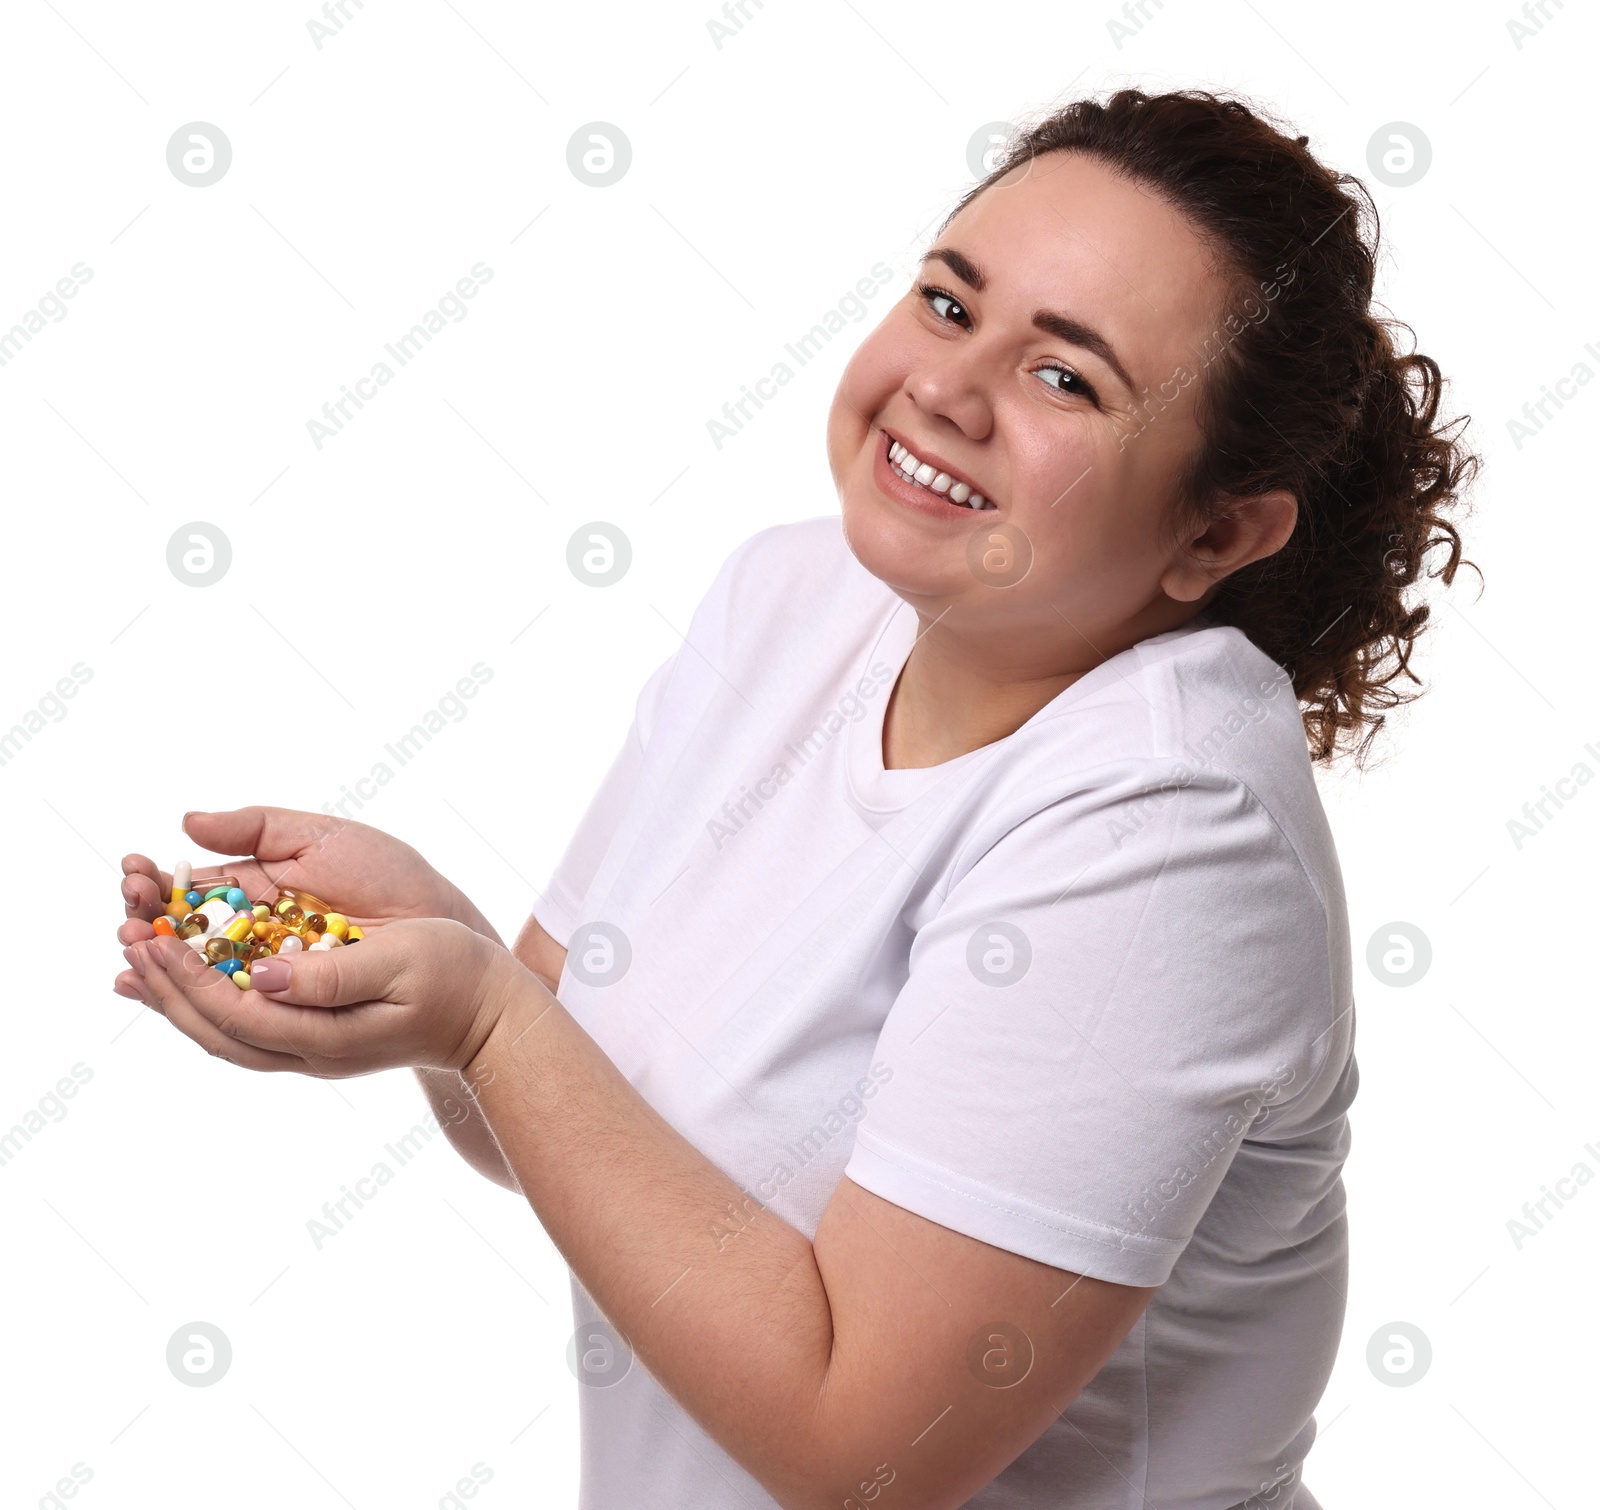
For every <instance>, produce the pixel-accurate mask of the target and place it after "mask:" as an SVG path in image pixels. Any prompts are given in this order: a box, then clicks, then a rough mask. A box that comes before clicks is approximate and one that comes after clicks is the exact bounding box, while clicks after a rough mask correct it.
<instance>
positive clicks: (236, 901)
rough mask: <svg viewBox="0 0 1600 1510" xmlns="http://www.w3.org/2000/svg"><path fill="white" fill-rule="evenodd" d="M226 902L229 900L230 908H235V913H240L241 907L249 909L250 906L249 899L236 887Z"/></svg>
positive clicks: (230, 892)
mask: <svg viewBox="0 0 1600 1510" xmlns="http://www.w3.org/2000/svg"><path fill="white" fill-rule="evenodd" d="M226 900H227V903H228V906H230V907H231V908H233V910H234V911H235V912H237V911H239V909H240V908H241V907H248V906H249V905H250V899H249V897H247V896H246V895H245V894H244V893H243V892H242V891H240V890H239V888H238V887H237V886H235V887H234V888H233V889H232V890H231V891H229V893H228V895H227V899H226Z"/></svg>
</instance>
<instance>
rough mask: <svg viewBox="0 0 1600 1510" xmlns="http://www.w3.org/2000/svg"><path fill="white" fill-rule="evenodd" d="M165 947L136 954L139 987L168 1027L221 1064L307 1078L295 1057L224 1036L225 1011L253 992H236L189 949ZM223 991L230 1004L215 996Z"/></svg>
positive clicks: (304, 1066)
mask: <svg viewBox="0 0 1600 1510" xmlns="http://www.w3.org/2000/svg"><path fill="white" fill-rule="evenodd" d="M165 942H166V941H165V940H162V939H157V940H154V941H153V942H152V943H149V944H146V945H144V946H143V947H142V948H141V949H140V951H139V953H140V955H141V958H142V963H143V965H144V971H143V976H142V985H143V988H144V993H145V998H146V1000H148V1001H149V1002H150V1003H151V1005H153V1006H154V1007H155V1008H156V1010H157V1011H159V1012H161V1013H163V1014H164V1015H165V1017H166V1018H167V1020H168V1021H169V1022H170V1023H171V1024H172V1025H173V1027H175V1028H177V1029H178V1031H179V1032H180V1033H182V1034H184V1036H185V1037H188V1038H192V1039H193V1040H194V1041H195V1042H196V1043H198V1044H199V1045H200V1047H201V1048H203V1049H204V1050H205V1051H206V1053H208V1054H210V1055H212V1056H213V1057H214V1058H217V1059H226V1060H227V1061H228V1062H229V1063H230V1064H237V1065H242V1066H243V1067H244V1068H246V1069H252V1070H272V1071H284V1070H294V1071H297V1072H299V1073H300V1074H306V1073H309V1071H310V1069H311V1067H310V1065H308V1064H307V1063H306V1062H305V1060H304V1059H302V1058H300V1056H299V1055H297V1054H286V1053H280V1052H276V1051H274V1050H270V1049H264V1048H261V1047H260V1046H259V1045H256V1044H252V1043H248V1042H245V1041H244V1040H242V1039H240V1038H237V1037H235V1036H233V1034H232V1033H230V1032H229V1031H228V1026H231V1025H232V1017H231V1015H230V1009H236V1003H237V1001H238V999H239V998H240V997H244V996H249V995H252V994H253V993H252V992H249V991H241V990H240V989H239V988H238V987H237V986H235V985H234V983H233V982H232V981H231V980H230V979H229V978H228V977H227V976H226V975H224V974H223V973H222V972H221V971H220V970H213V969H212V968H211V966H210V965H208V964H206V963H205V962H204V961H203V960H201V958H200V956H199V955H197V954H196V953H195V952H194V950H192V949H189V948H186V947H184V946H182V945H177V946H176V949H173V948H168V949H162V948H160V947H159V946H160V945H161V944H163V943H165ZM180 956H186V958H184V957H180ZM169 966H170V969H169ZM207 976H209V977H210V979H209V980H207V979H206V978H205V977H207ZM223 991H227V992H230V993H231V994H232V997H233V1000H232V1001H230V1000H229V999H228V998H226V997H223V996H222V995H221V994H220V993H221V992H223ZM202 1008H203V1009H202ZM224 1025H227V1026H224Z"/></svg>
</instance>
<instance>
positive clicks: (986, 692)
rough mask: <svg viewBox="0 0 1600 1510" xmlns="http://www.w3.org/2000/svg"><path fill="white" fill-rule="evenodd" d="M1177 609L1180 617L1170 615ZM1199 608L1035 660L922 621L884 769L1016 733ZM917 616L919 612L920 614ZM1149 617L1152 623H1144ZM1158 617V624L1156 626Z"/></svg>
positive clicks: (897, 689) (888, 711) (1168, 608)
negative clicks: (993, 650)
mask: <svg viewBox="0 0 1600 1510" xmlns="http://www.w3.org/2000/svg"><path fill="white" fill-rule="evenodd" d="M1174 610H1178V611H1179V612H1177V613H1175V612H1174ZM1199 611H1200V605H1199V604H1195V603H1184V604H1175V603H1173V602H1172V600H1170V599H1167V600H1166V602H1165V604H1164V605H1163V610H1162V611H1159V612H1158V613H1157V614H1156V615H1155V616H1153V617H1152V616H1150V615H1141V616H1140V618H1141V622H1140V623H1138V624H1137V625H1129V626H1128V632H1127V634H1126V635H1125V636H1123V637H1121V638H1120V639H1119V640H1117V641H1113V642H1111V643H1110V644H1107V645H1102V646H1100V647H1099V648H1096V647H1094V646H1092V645H1090V644H1089V643H1088V642H1087V641H1086V640H1085V639H1084V638H1083V637H1082V636H1081V635H1077V634H1073V635H1072V636H1071V637H1072V638H1073V639H1074V640H1075V641H1076V652H1074V650H1072V649H1071V648H1068V647H1066V646H1064V645H1062V644H1057V645H1054V646H1045V647H1041V651H1042V653H1039V654H1037V655H1036V656H1034V657H1030V658H1026V659H1022V660H1017V661H1014V662H1008V663H1005V664H1000V663H997V662H996V660H995V659H994V657H993V656H989V655H984V654H983V653H982V649H981V647H979V648H977V650H976V653H975V647H974V646H973V645H972V644H971V643H970V642H967V641H963V640H958V639H956V638H955V637H954V636H953V635H951V634H949V633H947V632H941V631H940V630H939V627H938V623H937V621H934V623H933V624H932V625H931V626H930V625H928V624H923V625H922V626H921V627H920V628H919V631H918V637H917V641H916V643H915V644H914V645H913V646H912V647H911V654H910V656H909V657H907V659H906V663H905V666H904V667H903V668H902V670H901V672H900V676H899V678H898V679H897V680H896V682H895V684H894V687H893V689H892V690H891V691H890V693H889V702H888V706H887V707H886V708H885V709H884V715H883V751H882V754H883V768H884V769H885V770H886V771H898V770H920V769H923V768H925V767H927V766H935V765H943V764H944V763H945V762H946V761H948V760H955V759H957V758H958V757H960V756H962V755H966V754H968V753H970V752H971V751H973V750H979V749H982V748H983V746H984V745H989V744H993V743H994V742H995V741H996V740H999V739H1004V738H1005V737H1006V736H1007V735H1009V734H1015V733H1016V731H1017V730H1018V729H1020V728H1021V727H1022V726H1023V725H1024V724H1025V723H1027V721H1028V720H1029V719H1030V718H1032V717H1033V715H1034V714H1035V713H1037V712H1038V711H1039V710H1040V709H1041V708H1043V707H1044V706H1045V705H1046V704H1047V703H1049V702H1051V701H1052V700H1054V699H1055V698H1056V697H1057V696H1058V695H1059V694H1060V693H1061V692H1063V691H1064V690H1065V689H1066V688H1068V687H1070V686H1071V685H1072V684H1073V683H1074V682H1075V681H1077V680H1078V679H1079V678H1080V677H1081V676H1083V675H1084V674H1085V673H1087V672H1089V671H1092V670H1093V669H1094V668H1095V667H1096V666H1098V665H1100V664H1101V663H1102V662H1103V661H1106V660H1109V659H1110V657H1111V656H1113V655H1115V654H1118V653H1119V652H1121V651H1122V650H1125V649H1126V648H1127V647H1128V646H1129V645H1135V644H1137V643H1138V642H1139V641H1140V640H1143V639H1148V638H1149V637H1150V636H1151V635H1153V634H1160V633H1164V632H1166V631H1168V630H1170V629H1175V628H1177V627H1179V625H1180V624H1181V623H1183V622H1186V621H1187V620H1189V619H1191V618H1194V617H1195V616H1196V615H1197V613H1198V612H1199ZM919 618H920V615H919ZM1147 618H1151V619H1152V621H1151V622H1144V620H1145V619H1147ZM1157 620H1159V621H1157Z"/></svg>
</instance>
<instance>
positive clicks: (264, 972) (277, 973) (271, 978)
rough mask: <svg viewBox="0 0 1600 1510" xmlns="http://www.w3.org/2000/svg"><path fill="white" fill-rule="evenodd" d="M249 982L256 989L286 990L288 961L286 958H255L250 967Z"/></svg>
mask: <svg viewBox="0 0 1600 1510" xmlns="http://www.w3.org/2000/svg"><path fill="white" fill-rule="evenodd" d="M250 984H251V985H252V986H254V987H255V988H256V990H258V991H287V990H288V989H289V961H288V960H286V959H262V960H257V961H256V962H255V964H253V965H252V966H251V967H250Z"/></svg>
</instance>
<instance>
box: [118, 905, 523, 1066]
mask: <svg viewBox="0 0 1600 1510" xmlns="http://www.w3.org/2000/svg"><path fill="white" fill-rule="evenodd" d="M240 879H241V880H243V877H242V876H241V877H240ZM123 953H124V954H125V955H126V957H127V959H128V963H129V965H130V966H131V967H132V972H131V973H132V975H133V978H134V980H136V981H137V989H136V993H135V994H137V995H138V996H139V997H140V998H141V999H142V1000H143V1001H144V1002H145V1003H146V1004H147V1005H148V1006H151V1007H153V1008H155V1010H156V1011H158V1012H160V1013H162V1014H163V1015H164V1016H165V1017H166V1018H167V1020H168V1021H169V1022H170V1023H171V1024H172V1025H173V1026H174V1027H175V1028H177V1029H178V1030H179V1031H180V1032H183V1033H185V1034H187V1035H188V1036H189V1037H190V1038H192V1039H194V1041H195V1042H196V1043H198V1044H199V1045H200V1046H201V1047H202V1048H203V1049H205V1050H206V1052H207V1053H209V1054H212V1055H214V1056H216V1057H217V1058H219V1059H226V1060H228V1061H229V1062H230V1063H233V1064H238V1065H243V1066H244V1067H245V1068H247V1069H253V1070H294V1071H296V1072H298V1073H300V1074H302V1075H312V1076H316V1077H317V1078H319V1079H344V1078H348V1077H349V1076H352V1075H370V1074H372V1073H373V1072H375V1071H377V1070H388V1069H399V1068H419V1069H439V1070H454V1071H456V1072H458V1073H459V1072H460V1071H461V1070H463V1069H465V1068H466V1067H467V1066H468V1065H469V1064H471V1062H472V1061H473V1059H474V1058H475V1057H476V1056H477V1054H478V1052H479V1051H480V1050H481V1049H482V1047H483V1045H484V1043H485V1042H486V1041H487V1040H488V1037H489V1034H490V1033H491V1032H492V1031H493V1029H494V1026H495V1024H496V1022H498V1020H499V1017H500V1013H501V1011H502V1009H503V1008H502V1003H503V1001H504V999H505V994H506V987H507V984H508V982H509V981H510V979H511V977H512V975H518V976H521V977H522V978H523V981H524V982H525V984H526V987H527V988H528V989H530V990H540V989H542V988H541V987H539V986H538V984H537V983H536V982H535V981H534V979H533V977H532V976H531V975H529V974H528V972H527V971H526V970H524V969H523V968H522V966H521V965H519V964H518V963H517V962H516V960H515V959H513V958H512V956H511V955H510V954H508V953H507V952H506V950H505V949H504V948H503V947H502V946H501V945H499V944H498V943H495V942H494V941H493V940H491V939H487V938H485V937H483V935H482V934H480V933H477V932H474V931H473V930H472V929H471V928H468V927H467V926H466V925H465V924H463V923H457V922H453V921H450V920H448V919H444V918H419V919H402V920H400V921H397V922H391V923H389V924H388V925H387V926H385V927H383V928H382V929H380V930H378V931H376V932H374V933H370V934H368V935H367V937H366V938H364V939H363V940H362V941H361V942H360V943H359V944H349V945H346V946H345V947H343V948H340V949H331V950H328V951H327V952H326V953H323V952H317V953H306V952H301V953H298V954H293V955H288V954H279V955H274V956H273V957H272V958H271V959H263V960H257V961H256V963H255V964H254V965H253V966H251V968H250V979H251V986H252V989H251V990H248V991H241V990H240V989H239V988H238V987H237V986H236V985H234V983H233V981H232V980H231V979H230V978H229V977H228V976H226V975H224V974H223V973H222V972H221V971H220V970H216V969H213V968H212V967H211V966H209V965H207V964H206V963H205V961H204V960H202V959H201V958H200V956H199V955H198V954H196V953H195V952H194V950H192V949H190V948H189V947H188V946H187V945H186V944H184V943H183V942H182V941H181V940H179V939H174V938H162V937H151V938H147V939H144V940H142V941H140V942H137V943H134V944H132V945H130V946H129V947H128V948H127V949H125V950H124V951H123Z"/></svg>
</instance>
